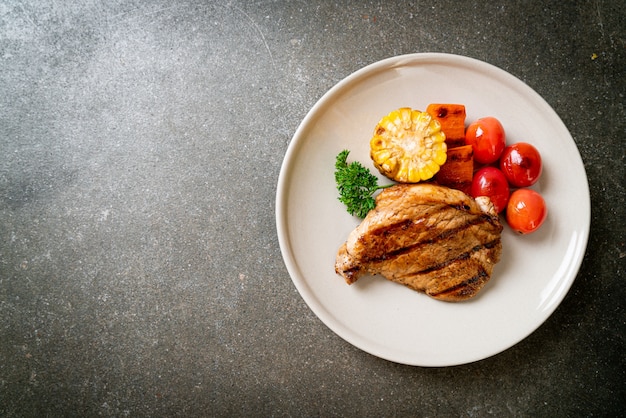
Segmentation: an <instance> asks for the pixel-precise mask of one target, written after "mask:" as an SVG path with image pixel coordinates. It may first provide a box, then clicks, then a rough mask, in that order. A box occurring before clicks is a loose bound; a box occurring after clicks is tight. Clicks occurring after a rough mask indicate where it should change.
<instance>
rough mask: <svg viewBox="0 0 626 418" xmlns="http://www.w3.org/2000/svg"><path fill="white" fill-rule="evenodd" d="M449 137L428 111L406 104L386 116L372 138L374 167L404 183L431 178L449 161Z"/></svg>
mask: <svg viewBox="0 0 626 418" xmlns="http://www.w3.org/2000/svg"><path fill="white" fill-rule="evenodd" d="M445 140H446V136H445V134H444V133H443V131H441V125H440V124H439V122H438V121H437V120H435V119H433V118H432V117H431V116H430V115H429V114H428V113H426V112H420V111H418V110H413V109H411V108H408V107H403V108H400V109H397V110H394V111H393V112H391V113H389V114H388V115H387V116H385V117H383V118H382V119H381V120H380V122H378V125H376V129H375V130H374V136H373V137H372V139H371V140H370V156H371V157H372V160H373V162H374V166H376V168H377V169H378V170H379V171H380V172H381V173H382V174H383V175H385V176H387V177H389V178H390V179H392V180H395V181H397V182H400V183H417V182H419V181H422V180H429V179H431V178H432V177H433V176H434V175H435V174H436V173H437V172H438V171H439V167H440V166H441V165H442V164H443V163H445V162H446V156H447V155H446V150H447V148H446V143H445Z"/></svg>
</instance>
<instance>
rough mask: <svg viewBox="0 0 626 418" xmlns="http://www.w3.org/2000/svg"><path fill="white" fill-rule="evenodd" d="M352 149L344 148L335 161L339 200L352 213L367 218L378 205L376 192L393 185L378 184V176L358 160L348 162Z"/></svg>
mask: <svg viewBox="0 0 626 418" xmlns="http://www.w3.org/2000/svg"><path fill="white" fill-rule="evenodd" d="M349 153H350V151H348V150H343V151H341V152H340V153H339V154H338V155H337V159H336V161H335V182H336V183H337V190H338V191H339V201H340V202H342V203H343V204H344V205H346V209H347V210H348V213H349V214H350V215H354V216H358V217H359V218H365V216H366V215H367V213H368V212H369V211H370V210H372V209H374V208H375V207H376V200H375V199H374V192H376V190H378V189H384V188H386V187H389V186H392V184H388V185H385V186H379V185H378V178H377V177H376V176H375V175H373V174H372V173H371V172H370V171H369V170H368V169H367V168H365V167H363V165H361V163H359V162H358V161H354V162H352V163H350V164H348V162H347V160H348V154H349Z"/></svg>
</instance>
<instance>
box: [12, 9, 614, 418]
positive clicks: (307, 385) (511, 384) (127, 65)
mask: <svg viewBox="0 0 626 418" xmlns="http://www.w3.org/2000/svg"><path fill="white" fill-rule="evenodd" d="M625 42H626V10H625V5H624V2H623V1H618V0H616V1H582V0H579V1H562V2H553V1H499V2H459V1H456V0H455V1H436V2H421V1H415V2H400V1H398V2H378V1H366V2H356V1H355V2H353V1H341V2H330V1H328V2H326V1H307V2H305V1H259V2H246V1H238V0H233V1H229V2H209V1H191V0H190V1H161V0H157V1H151V2H142V1H132V0H116V1H93V0H90V1H75V2H70V1H58V0H57V1H39V0H30V1H28V0H25V1H14V0H8V1H3V2H1V3H0V416H9V417H12V416H98V415H102V416H198V415H200V416H270V415H271V416H288V415H293V416H298V415H306V416H339V415H347V416H389V415H414V416H440V415H451V416H486V415H494V416H550V417H553V416H611V415H618V413H619V411H620V410H623V409H624V406H625V405H624V398H625V395H626V393H625V392H626V391H625V385H624V382H625V381H626V374H625V369H626V368H625V361H624V359H625V356H624V349H625V347H624V331H625V326H624V325H625V315H624V301H625V300H626V294H625V292H624V280H625V279H626V274H625V269H624V267H625V255H626V248H625V246H624V232H625V222H624V219H625V218H626V213H625V210H624V208H625V206H626V193H625V191H624V186H625V183H626V181H625V180H626V178H625V173H624V167H625V160H624V159H625V158H624V156H625V153H624V149H626V141H625V137H626V113H625V111H624V94H625V92H626V82H625V79H626V74H625V69H626V53H625ZM411 52H448V53H455V54H461V55H466V56H470V57H474V58H478V59H481V60H484V61H487V62H489V63H492V64H494V65H496V66H499V67H501V68H503V69H505V70H507V71H509V72H511V73H512V74H514V75H515V76H517V77H519V78H520V79H522V80H523V81H524V82H526V83H527V84H528V85H529V86H531V87H532V88H534V89H535V90H536V91H537V92H538V93H539V94H541V95H542V96H543V97H544V98H545V99H546V100H547V101H548V103H549V104H550V105H551V106H553V107H554V109H555V110H556V112H557V113H558V114H559V116H560V117H561V118H562V119H563V121H564V122H565V124H566V125H567V127H568V129H570V132H571V133H572V136H573V138H574V140H575V142H576V144H577V145H578V147H579V149H580V152H581V155H582V158H583V161H584V164H585V168H586V170H587V174H588V177H589V186H590V191H591V200H592V223H591V236H590V241H589V246H588V250H587V254H586V256H585V259H584V262H583V265H582V269H581V271H580V273H579V275H578V277H577V279H576V281H575V282H574V285H573V287H572V289H571V291H570V293H569V294H568V295H567V297H566V298H565V300H564V301H563V303H562V304H561V306H560V307H559V308H558V309H557V310H556V312H555V313H554V314H553V315H552V316H551V317H550V318H549V319H548V321H547V322H546V323H545V324H544V325H542V326H541V327H540V328H539V329H538V330H537V331H536V332H534V333H533V334H532V335H530V336H529V337H528V338H526V339H525V340H523V341H522V342H521V343H519V344H518V345H516V346H514V347H512V348H511V349H509V350H507V351H505V352H503V353H501V354H499V355H497V356H494V357H492V358H488V359H485V360H483V361H480V362H477V363H473V364H468V365H464V366H458V367H452V368H432V369H429V368H418V367H408V366H402V365H398V364H394V363H390V362H387V361H385V360H381V359H378V358H376V357H373V356H370V355H369V354H366V353H364V352H362V351H360V350H358V349H356V348H354V347H352V346H350V345H349V344H347V343H346V342H344V341H343V340H342V339H341V338H340V337H338V336H336V335H335V334H333V333H332V332H331V331H330V330H329V329H328V328H326V326H324V325H323V324H322V323H321V322H320V321H319V320H318V319H317V317H316V316H315V315H314V314H313V313H312V312H311V311H310V310H309V309H308V308H307V306H306V305H305V303H304V302H303V300H302V299H301V297H300V296H299V294H298V292H297V291H296V289H295V287H294V286H293V284H292V282H291V280H290V278H289V275H288V273H287V270H286V268H285V266H284V264H283V261H282V258H281V255H280V250H279V246H278V239H277V237H276V232H275V220H274V209H275V204H274V199H275V190H276V182H277V178H278V173H279V169H280V164H281V162H282V159H283V157H284V154H285V151H286V149H287V146H288V144H289V141H290V139H291V136H292V135H293V133H294V131H295V129H296V128H297V126H298V124H299V123H300V121H301V120H302V118H303V117H304V115H305V114H306V112H307V111H308V110H309V109H310V108H311V106H313V104H314V103H315V102H316V101H317V100H318V99H319V98H320V96H321V95H322V94H323V93H324V92H325V91H327V90H328V89H329V88H330V87H332V86H333V85H334V84H335V83H337V82H338V81H340V80H341V79H342V78H344V77H345V76H347V75H349V74H350V73H351V72H353V71H355V70H357V69H359V68H361V67H363V66H364V65H367V64H370V63H372V62H374V61H377V60H379V59H383V58H387V57H389V56H392V55H398V54H403V53H411Z"/></svg>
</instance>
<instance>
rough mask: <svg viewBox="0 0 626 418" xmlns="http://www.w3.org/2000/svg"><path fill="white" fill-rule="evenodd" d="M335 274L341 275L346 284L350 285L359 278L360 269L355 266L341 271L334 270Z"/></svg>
mask: <svg viewBox="0 0 626 418" xmlns="http://www.w3.org/2000/svg"><path fill="white" fill-rule="evenodd" d="M335 272H336V273H337V274H341V275H342V276H343V277H344V278H345V279H346V282H347V283H348V284H352V283H354V282H355V281H356V280H357V279H358V278H359V274H360V273H361V267H360V266H355V267H351V268H349V269H346V270H341V271H339V270H338V269H337V268H335Z"/></svg>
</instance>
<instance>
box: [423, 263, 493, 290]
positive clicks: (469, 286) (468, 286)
mask: <svg viewBox="0 0 626 418" xmlns="http://www.w3.org/2000/svg"><path fill="white" fill-rule="evenodd" d="M488 279H489V275H488V274H487V272H486V271H485V269H484V268H482V267H481V268H480V269H479V270H478V272H477V273H476V275H475V276H473V277H470V278H469V279H467V280H464V281H463V282H461V283H459V284H456V285H454V286H452V287H449V288H447V289H445V290H442V291H440V292H435V293H429V295H430V296H432V297H442V296H444V295H447V294H451V293H456V292H458V291H459V290H460V291H461V292H459V296H473V295H474V294H475V293H476V291H475V290H474V287H475V286H476V285H478V286H481V287H482V283H483V282H485V281H486V280H488Z"/></svg>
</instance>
